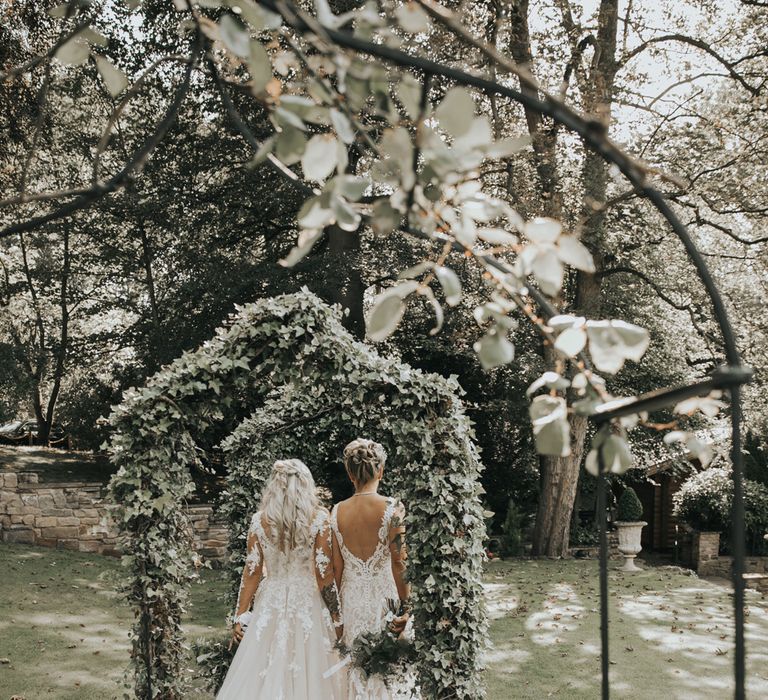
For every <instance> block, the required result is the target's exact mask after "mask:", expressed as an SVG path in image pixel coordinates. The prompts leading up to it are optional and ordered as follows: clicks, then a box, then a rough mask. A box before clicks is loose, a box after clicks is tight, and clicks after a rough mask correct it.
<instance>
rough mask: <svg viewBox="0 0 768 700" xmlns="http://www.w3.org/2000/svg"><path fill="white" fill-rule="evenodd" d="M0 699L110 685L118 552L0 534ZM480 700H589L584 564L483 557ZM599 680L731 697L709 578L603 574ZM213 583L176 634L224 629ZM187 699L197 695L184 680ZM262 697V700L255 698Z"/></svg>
mask: <svg viewBox="0 0 768 700" xmlns="http://www.w3.org/2000/svg"><path fill="white" fill-rule="evenodd" d="M0 572H2V575H1V576H0V601H2V603H1V604H0V605H1V607H0V658H2V659H7V660H8V663H0V700H6V699H7V698H10V697H11V696H12V695H14V694H15V695H19V696H22V697H24V698H25V699H26V700H33V699H35V700H37V698H56V699H58V698H62V699H64V700H67V699H69V698H72V699H73V700H74V699H75V698H77V699H78V700H97V699H98V700H107V699H108V698H119V697H122V690H121V688H120V680H121V677H122V674H123V671H124V669H125V667H126V664H127V659H128V638H127V630H128V628H129V626H130V623H131V619H132V615H131V612H130V610H128V609H127V608H126V607H125V605H124V604H123V603H122V601H121V600H120V598H119V597H118V596H117V595H116V594H115V592H114V588H115V581H116V580H117V577H119V576H120V575H121V573H122V570H121V567H120V565H119V563H118V562H117V561H116V560H114V559H108V558H104V557H99V556H95V555H87V554H79V553H74V552H64V551H56V550H50V549H42V548H35V547H25V546H18V545H0ZM486 586H487V591H488V605H489V612H490V614H491V617H492V622H491V637H492V641H493V648H492V649H490V650H489V652H488V654H487V664H488V669H487V671H486V673H485V680H486V683H487V686H488V697H489V698H490V700H508V699H512V698H537V699H538V698H549V697H563V698H565V697H567V698H584V699H586V698H589V699H593V698H597V697H599V683H600V656H599V613H598V609H599V596H598V591H597V567H596V563H595V562H589V561H587V562H584V561H563V562H558V561H508V562H493V563H491V564H490V565H489V567H488V571H487V576H486ZM610 586H611V591H612V594H611V659H612V662H613V663H612V665H611V681H612V689H613V695H612V697H616V698H627V699H630V700H646V699H647V700H659V699H660V698H680V699H681V700H682V699H683V698H684V699H685V700H697V699H709V698H712V699H713V700H714V699H717V700H721V699H724V698H727V697H729V696H730V695H731V691H730V688H731V683H732V680H731V679H732V672H731V667H732V662H733V643H732V635H733V625H732V622H731V599H730V595H729V592H728V590H727V589H726V588H724V587H723V586H721V585H717V584H713V583H709V582H707V581H701V580H699V579H697V578H695V577H691V576H687V575H684V574H682V573H680V572H677V571H674V570H670V569H649V570H648V571H645V572H643V573H640V574H635V575H632V576H627V575H625V574H623V573H621V572H618V571H612V572H611V580H610ZM224 593H225V583H224V581H222V580H221V576H220V574H219V573H217V572H206V574H205V576H204V577H203V580H202V582H201V583H200V584H198V585H195V586H194V587H193V590H192V607H191V610H190V614H189V619H188V621H187V625H186V626H187V632H188V635H189V637H190V639H192V638H196V637H199V636H217V635H221V636H224V634H225V631H224V630H223V627H222V620H223V617H224V614H225V610H224ZM749 602H750V614H749V617H748V626H747V635H748V637H747V638H748V649H749V672H748V682H749V691H750V692H749V695H750V697H754V698H761V697H768V604H767V602H766V601H765V600H763V599H761V598H759V597H758V596H756V595H751V596H750V597H749ZM189 697H190V698H204V697H210V696H206V695H205V694H204V693H201V692H196V693H192V694H190V695H189ZM264 700H267V699H264Z"/></svg>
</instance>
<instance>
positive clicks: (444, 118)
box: [435, 87, 475, 137]
mask: <svg viewBox="0 0 768 700" xmlns="http://www.w3.org/2000/svg"><path fill="white" fill-rule="evenodd" d="M435 116H436V117H437V119H438V121H439V122H440V126H441V127H442V128H443V129H445V130H446V131H447V132H448V133H449V134H451V136H454V137H456V136H461V135H462V134H466V133H467V131H469V128H470V126H472V121H473V119H474V117H475V101H474V100H473V99H472V95H470V94H469V92H468V91H467V90H465V89H464V88H460V87H455V88H451V89H450V90H449V91H448V92H447V93H446V95H445V97H444V98H443V101H442V102H441V103H440V104H439V105H438V107H437V109H436V110H435Z"/></svg>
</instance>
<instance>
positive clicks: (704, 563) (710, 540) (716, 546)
mask: <svg viewBox="0 0 768 700" xmlns="http://www.w3.org/2000/svg"><path fill="white" fill-rule="evenodd" d="M692 544H693V547H692V549H693V551H692V555H693V556H692V559H693V561H692V564H693V568H694V569H696V571H697V572H698V573H699V574H704V575H706V573H707V570H708V569H711V568H712V567H711V565H709V564H708V562H712V561H716V560H717V558H718V557H719V555H720V533H719V532H698V531H696V532H694V533H693V543H692Z"/></svg>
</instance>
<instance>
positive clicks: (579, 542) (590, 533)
mask: <svg viewBox="0 0 768 700" xmlns="http://www.w3.org/2000/svg"><path fill="white" fill-rule="evenodd" d="M599 541H600V530H599V529H598V527H597V524H596V523H594V522H591V523H588V524H586V525H583V524H581V523H579V524H578V525H576V526H575V527H572V528H571V537H570V542H571V546H573V547H594V546H595V545H596V544H597V543H598V542H599Z"/></svg>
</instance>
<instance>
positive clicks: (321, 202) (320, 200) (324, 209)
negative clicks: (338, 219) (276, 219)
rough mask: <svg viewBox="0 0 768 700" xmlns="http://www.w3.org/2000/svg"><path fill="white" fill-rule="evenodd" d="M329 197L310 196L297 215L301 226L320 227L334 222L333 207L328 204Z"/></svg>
mask: <svg viewBox="0 0 768 700" xmlns="http://www.w3.org/2000/svg"><path fill="white" fill-rule="evenodd" d="M328 203H329V202H328V198H327V197H322V196H321V197H310V198H309V199H308V200H307V201H306V202H304V204H302V205H301V209H299V214H298V216H297V217H296V220H297V221H298V224H299V226H301V227H302V228H306V229H319V228H324V227H325V226H328V225H329V224H331V223H333V220H334V215H333V209H331V208H330V206H328Z"/></svg>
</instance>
